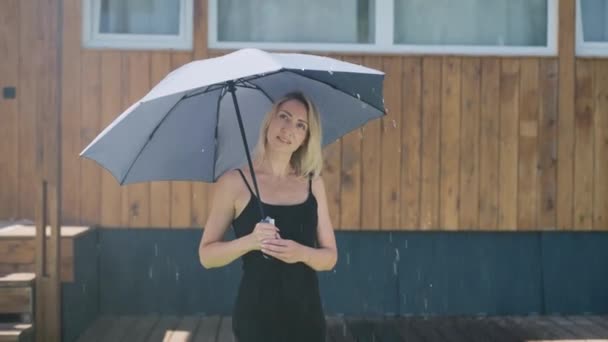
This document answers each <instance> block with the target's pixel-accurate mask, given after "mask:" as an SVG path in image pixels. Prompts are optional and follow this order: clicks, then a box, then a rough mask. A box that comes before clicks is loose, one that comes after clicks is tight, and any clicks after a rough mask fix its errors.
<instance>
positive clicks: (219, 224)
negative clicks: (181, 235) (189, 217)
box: [198, 171, 252, 268]
mask: <svg viewBox="0 0 608 342" xmlns="http://www.w3.org/2000/svg"><path fill="white" fill-rule="evenodd" d="M235 177H238V175H235V172H234V171H232V172H228V173H226V174H225V175H223V176H222V177H220V179H219V180H218V181H217V183H216V185H215V191H214V192H213V193H214V197H213V205H212V209H211V212H210V213H209V217H208V219H207V223H206V225H205V227H204V230H203V237H202V238H201V242H200V245H199V249H198V254H199V258H200V261H201V264H202V265H203V266H204V267H205V268H214V267H221V266H225V265H227V264H229V263H231V262H233V261H234V260H236V259H238V258H239V257H240V256H242V255H243V254H245V253H247V252H249V251H250V250H251V249H252V244H251V243H250V241H249V240H250V239H249V238H248V237H242V238H239V239H235V240H231V241H223V237H224V234H225V232H226V229H228V227H229V226H230V223H231V222H232V220H233V218H234V201H235V198H236V193H237V187H236V184H235V181H236V180H238V179H235Z"/></svg>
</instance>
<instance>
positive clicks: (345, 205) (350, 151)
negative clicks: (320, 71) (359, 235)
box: [340, 57, 363, 230]
mask: <svg viewBox="0 0 608 342" xmlns="http://www.w3.org/2000/svg"><path fill="white" fill-rule="evenodd" d="M345 61H346V62H350V63H354V64H361V58H357V57H350V58H345ZM362 134H363V133H362V132H361V129H357V130H355V131H353V132H351V133H349V134H347V135H345V136H344V137H343V138H342V165H341V176H340V183H341V184H342V187H341V193H340V196H341V199H340V203H341V210H340V215H341V217H340V222H342V225H341V228H343V229H352V230H358V229H361V213H362V210H361V140H362Z"/></svg>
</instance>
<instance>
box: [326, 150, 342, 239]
mask: <svg viewBox="0 0 608 342" xmlns="http://www.w3.org/2000/svg"><path fill="white" fill-rule="evenodd" d="M341 166H342V139H339V140H337V141H335V142H333V143H332V144H330V145H328V146H327V147H325V148H324V149H323V172H322V175H323V181H324V182H325V189H326V192H327V207H328V209H329V215H330V218H331V222H332V224H333V226H334V227H335V228H336V229H338V230H341V229H342V223H341V222H340V219H341V218H342V217H341V216H342V215H341V214H340V211H341V203H340V200H341V198H340V192H341V190H340V188H341V182H340V173H341Z"/></svg>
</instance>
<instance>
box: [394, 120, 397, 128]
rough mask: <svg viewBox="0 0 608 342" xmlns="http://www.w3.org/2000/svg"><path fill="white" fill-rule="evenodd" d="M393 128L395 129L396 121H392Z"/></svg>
mask: <svg viewBox="0 0 608 342" xmlns="http://www.w3.org/2000/svg"><path fill="white" fill-rule="evenodd" d="M393 128H397V121H395V120H393Z"/></svg>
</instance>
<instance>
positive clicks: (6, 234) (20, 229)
mask: <svg viewBox="0 0 608 342" xmlns="http://www.w3.org/2000/svg"><path fill="white" fill-rule="evenodd" d="M90 229H92V228H90V227H73V226H66V227H61V281H62V282H72V281H74V240H75V239H76V238H77V237H78V236H80V235H82V234H85V233H86V232H88V231H89V230H90ZM35 235H36V227H35V226H32V225H23V224H15V225H9V226H5V227H2V228H0V276H3V275H7V274H11V273H23V272H35V266H36V265H35V255H36V250H35V248H36V244H35V240H34V238H35ZM47 236H50V228H48V227H47Z"/></svg>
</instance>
